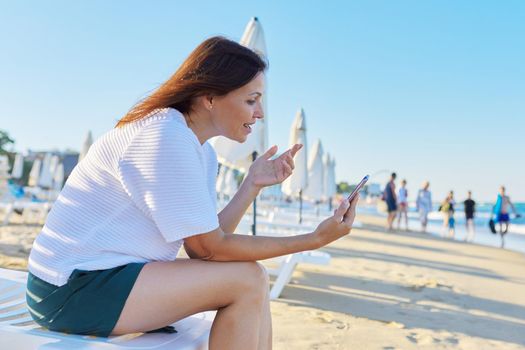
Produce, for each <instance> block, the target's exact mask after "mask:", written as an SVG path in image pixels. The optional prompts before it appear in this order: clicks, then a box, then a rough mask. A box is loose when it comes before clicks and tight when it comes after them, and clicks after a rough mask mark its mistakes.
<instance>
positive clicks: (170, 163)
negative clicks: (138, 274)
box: [28, 108, 219, 286]
mask: <svg viewBox="0 0 525 350" xmlns="http://www.w3.org/2000/svg"><path fill="white" fill-rule="evenodd" d="M217 168H218V164H217V156H216V154H215V151H214V150H213V148H212V147H211V146H210V144H209V143H207V142H205V143H204V144H202V145H201V144H200V142H199V140H198V139H197V136H196V135H195V134H194V133H193V131H192V130H191V129H190V128H189V127H188V125H187V123H186V120H185V118H184V116H183V115H182V114H181V113H180V112H178V111H177V110H175V109H172V108H166V109H160V110H157V111H156V112H155V113H153V114H152V115H150V116H148V117H147V118H145V119H142V120H140V121H137V122H133V123H130V124H127V125H126V126H124V127H121V128H115V129H113V130H111V131H109V132H108V133H106V134H105V135H104V136H102V137H101V138H100V139H98V140H97V141H96V142H95V143H94V144H93V145H92V146H91V148H90V150H89V152H88V154H87V156H86V157H85V158H84V159H83V160H82V161H81V162H80V163H79V164H78V165H77V166H76V167H75V169H74V170H73V172H72V173H71V176H70V177H69V178H68V180H67V182H66V184H65V186H64V188H63V189H62V192H61V193H60V195H59V197H58V199H57V200H56V202H55V203H54V205H53V208H52V210H51V212H50V213H49V215H48V217H47V220H46V223H45V225H44V227H43V229H42V231H41V233H40V234H39V235H38V236H37V238H36V240H35V242H34V244H33V248H32V250H31V254H30V256H29V266H28V267H29V271H30V272H31V273H32V274H34V275H35V276H37V277H39V278H41V279H43V280H44V281H46V282H48V283H51V284H54V285H57V286H61V285H64V284H65V283H66V282H67V279H68V278H69V276H70V275H71V272H72V271H73V270H74V269H81V270H100V269H108V268H113V267H116V266H120V265H124V264H128V263H131V262H149V261H170V260H174V259H175V258H176V256H177V253H178V251H179V249H180V247H181V245H182V242H183V241H182V240H183V239H184V238H186V237H189V236H193V235H196V234H201V233H206V232H209V231H212V230H214V229H216V228H218V227H219V220H218V217H217V210H216V195H215V180H216V176H217Z"/></svg>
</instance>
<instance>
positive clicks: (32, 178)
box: [28, 158, 42, 187]
mask: <svg viewBox="0 0 525 350" xmlns="http://www.w3.org/2000/svg"><path fill="white" fill-rule="evenodd" d="M41 167H42V161H41V160H40V158H37V159H35V161H34V162H33V166H32V167H31V171H30V172H29V181H28V185H29V186H33V187H34V186H38V179H39V178H40V168H41Z"/></svg>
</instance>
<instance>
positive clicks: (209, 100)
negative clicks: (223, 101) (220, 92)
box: [204, 95, 213, 111]
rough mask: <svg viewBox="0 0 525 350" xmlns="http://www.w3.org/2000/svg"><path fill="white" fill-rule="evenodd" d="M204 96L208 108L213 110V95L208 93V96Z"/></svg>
mask: <svg viewBox="0 0 525 350" xmlns="http://www.w3.org/2000/svg"><path fill="white" fill-rule="evenodd" d="M204 98H205V100H206V101H205V107H206V109H208V110H210V111H211V110H212V109H213V96H212V95H206V96H204Z"/></svg>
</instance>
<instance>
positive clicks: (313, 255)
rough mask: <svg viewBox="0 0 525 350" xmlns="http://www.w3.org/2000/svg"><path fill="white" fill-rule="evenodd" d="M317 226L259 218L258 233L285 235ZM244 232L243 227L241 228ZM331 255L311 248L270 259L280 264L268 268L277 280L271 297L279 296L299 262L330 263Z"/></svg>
mask: <svg viewBox="0 0 525 350" xmlns="http://www.w3.org/2000/svg"><path fill="white" fill-rule="evenodd" d="M242 224H243V226H245V227H246V225H248V224H249V219H248V218H247V217H244V218H243V221H242ZM314 229H315V227H313V226H312V227H311V226H307V225H298V224H294V223H285V222H277V221H275V220H273V218H272V220H264V219H263V220H261V219H257V235H259V236H270V237H283V236H293V235H297V234H302V233H305V232H308V231H313V230H314ZM241 232H242V229H241ZM330 259H331V256H330V254H328V253H325V252H321V251H318V250H315V251H314V250H310V251H304V252H299V253H295V254H290V255H286V256H281V257H277V258H273V259H269V261H271V262H275V263H277V264H278V266H277V267H276V268H268V267H267V268H266V270H267V271H268V273H269V274H270V275H271V276H275V277H276V279H275V282H274V284H273V286H272V289H271V290H270V299H272V300H274V299H277V298H279V296H280V295H281V293H282V291H283V289H284V287H285V286H286V285H287V284H288V283H289V282H290V279H291V278H292V275H293V272H294V270H295V268H296V267H297V265H299V264H303V263H305V264H314V265H328V264H329V263H330Z"/></svg>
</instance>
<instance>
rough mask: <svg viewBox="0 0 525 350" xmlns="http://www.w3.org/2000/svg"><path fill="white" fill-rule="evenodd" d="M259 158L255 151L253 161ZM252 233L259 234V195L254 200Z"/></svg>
mask: <svg viewBox="0 0 525 350" xmlns="http://www.w3.org/2000/svg"><path fill="white" fill-rule="evenodd" d="M256 158H257V152H256V151H253V153H252V162H255V159H256ZM252 235H253V236H256V235H257V196H255V199H254V200H253V224H252Z"/></svg>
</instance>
